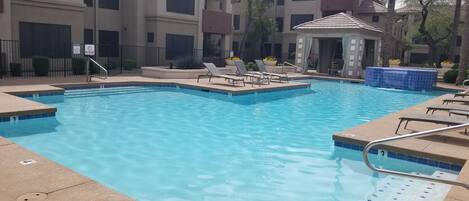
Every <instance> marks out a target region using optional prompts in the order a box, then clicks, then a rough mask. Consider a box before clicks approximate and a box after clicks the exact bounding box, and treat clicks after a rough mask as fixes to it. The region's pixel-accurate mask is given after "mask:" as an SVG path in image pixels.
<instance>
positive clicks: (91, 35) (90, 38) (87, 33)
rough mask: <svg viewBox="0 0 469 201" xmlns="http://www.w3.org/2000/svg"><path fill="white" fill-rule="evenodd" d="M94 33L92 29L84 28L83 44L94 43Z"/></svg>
mask: <svg viewBox="0 0 469 201" xmlns="http://www.w3.org/2000/svg"><path fill="white" fill-rule="evenodd" d="M93 38H94V33H93V29H85V40H84V42H85V44H93V43H94V39H93Z"/></svg>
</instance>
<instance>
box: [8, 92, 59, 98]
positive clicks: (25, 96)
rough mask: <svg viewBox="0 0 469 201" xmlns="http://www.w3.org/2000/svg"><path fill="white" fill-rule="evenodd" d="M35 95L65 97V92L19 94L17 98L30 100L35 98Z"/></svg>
mask: <svg viewBox="0 0 469 201" xmlns="http://www.w3.org/2000/svg"><path fill="white" fill-rule="evenodd" d="M34 94H39V96H57V95H64V92H48V93H31V94H19V95H15V96H18V97H21V98H30V97H33V96H34Z"/></svg>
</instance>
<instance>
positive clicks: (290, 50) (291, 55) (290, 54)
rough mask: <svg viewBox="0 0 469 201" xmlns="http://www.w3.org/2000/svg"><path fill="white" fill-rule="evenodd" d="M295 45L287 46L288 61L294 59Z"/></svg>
mask: <svg viewBox="0 0 469 201" xmlns="http://www.w3.org/2000/svg"><path fill="white" fill-rule="evenodd" d="M295 54H296V43H289V44H288V59H295Z"/></svg>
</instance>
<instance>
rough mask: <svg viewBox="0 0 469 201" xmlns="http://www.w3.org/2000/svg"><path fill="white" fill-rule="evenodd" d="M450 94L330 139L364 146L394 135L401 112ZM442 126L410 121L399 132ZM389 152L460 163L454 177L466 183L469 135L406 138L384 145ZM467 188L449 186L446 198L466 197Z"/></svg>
mask: <svg viewBox="0 0 469 201" xmlns="http://www.w3.org/2000/svg"><path fill="white" fill-rule="evenodd" d="M449 97H453V96H452V95H449V94H447V95H443V96H440V97H437V98H434V99H431V100H429V101H426V102H424V103H421V104H419V105H416V106H413V107H409V108H406V109H404V110H402V111H399V112H396V113H393V114H390V115H387V116H385V117H382V118H380V119H376V120H373V121H371V122H368V123H366V124H362V125H359V126H357V127H354V128H351V129H348V130H345V131H343V132H340V133H337V134H335V135H334V136H333V139H334V140H337V141H341V142H346V143H350V144H356V145H362V146H363V145H366V144H367V143H368V142H370V141H372V140H377V139H382V138H386V137H392V136H396V135H395V134H394V132H395V130H396V128H397V125H398V123H399V120H398V118H399V117H400V116H402V115H403V114H413V113H416V114H425V112H426V107H427V106H430V105H437V104H441V103H442V100H443V99H444V98H449ZM435 115H446V116H447V115H448V113H447V112H444V111H440V112H435ZM441 127H444V126H443V125H436V124H431V123H419V122H410V123H409V126H408V128H407V130H406V129H403V126H402V127H401V129H400V130H399V134H409V133H412V132H418V131H425V130H429V129H434V128H441ZM383 148H384V149H386V150H389V151H395V152H398V153H403V154H408V155H416V156H421V157H426V158H432V159H435V160H441V161H446V162H451V163H457V164H461V165H464V166H463V168H462V170H461V171H460V175H459V177H458V180H459V181H463V182H467V183H469V136H468V135H465V134H464V133H463V131H462V132H449V133H444V134H439V135H435V136H430V137H425V138H416V139H407V140H403V141H397V142H392V143H388V144H386V146H385V147H383ZM468 198H469V190H466V189H464V188H461V187H452V188H451V191H450V193H449V194H448V196H447V198H446V200H447V201H456V200H458V201H463V200H468Z"/></svg>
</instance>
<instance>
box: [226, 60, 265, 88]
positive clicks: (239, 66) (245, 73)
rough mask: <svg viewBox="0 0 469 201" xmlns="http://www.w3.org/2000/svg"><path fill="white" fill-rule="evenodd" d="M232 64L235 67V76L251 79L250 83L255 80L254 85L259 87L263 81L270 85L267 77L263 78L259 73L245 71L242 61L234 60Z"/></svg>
mask: <svg viewBox="0 0 469 201" xmlns="http://www.w3.org/2000/svg"><path fill="white" fill-rule="evenodd" d="M234 63H235V65H236V69H237V75H240V76H245V77H248V78H250V79H251V81H252V80H253V79H256V80H257V81H256V83H257V84H259V86H260V85H261V83H262V82H264V81H267V83H268V84H270V78H269V77H267V76H264V75H263V74H262V73H259V72H249V71H248V70H247V69H246V66H245V65H244V62H243V61H241V60H236V61H234ZM251 83H252V85H254V82H251Z"/></svg>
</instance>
